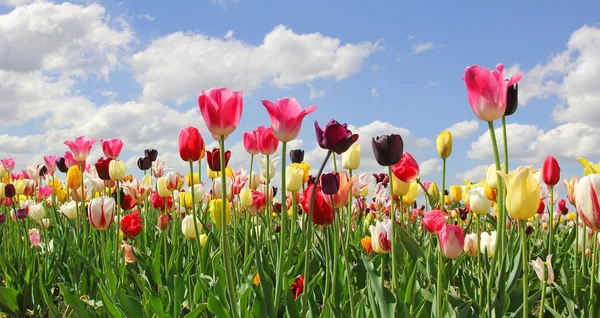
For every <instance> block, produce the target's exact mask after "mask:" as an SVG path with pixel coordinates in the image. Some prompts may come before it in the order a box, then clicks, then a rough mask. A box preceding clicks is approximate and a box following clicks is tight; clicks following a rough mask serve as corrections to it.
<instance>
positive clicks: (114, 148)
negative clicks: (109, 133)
mask: <svg viewBox="0 0 600 318" xmlns="http://www.w3.org/2000/svg"><path fill="white" fill-rule="evenodd" d="M101 143H102V151H103V152H104V156H106V158H112V159H117V158H118V157H119V154H120V153H121V149H123V141H122V140H121V139H116V138H115V139H109V140H104V139H102V140H101Z"/></svg>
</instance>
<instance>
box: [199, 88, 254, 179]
mask: <svg viewBox="0 0 600 318" xmlns="http://www.w3.org/2000/svg"><path fill="white" fill-rule="evenodd" d="M198 106H199V107H200V113H201V114H202V118H203V119H204V122H205V123H206V128H208V130H209V131H210V133H211V134H212V136H213V138H215V139H217V140H218V139H219V136H224V137H225V139H227V137H228V136H229V135H230V134H231V133H232V132H233V131H234V130H235V129H236V128H237V126H238V124H239V123H240V118H241V117H242V110H243V108H244V102H243V98H242V91H238V92H232V91H230V90H228V89H227V88H212V89H209V90H208V91H202V94H201V95H200V96H199V97H198ZM213 170H214V169H213ZM217 170H218V169H217Z"/></svg>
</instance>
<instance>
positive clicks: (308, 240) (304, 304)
mask: <svg viewBox="0 0 600 318" xmlns="http://www.w3.org/2000/svg"><path fill="white" fill-rule="evenodd" d="M329 156H331V150H330V151H328V152H327V156H325V160H323V163H322V164H321V168H319V172H318V173H317V177H316V179H315V184H314V185H313V188H312V191H311V192H312V194H311V197H310V209H309V211H308V216H307V219H306V232H304V242H305V244H304V247H305V250H304V282H305V284H306V286H310V277H309V275H310V271H309V267H310V252H311V243H312V226H313V224H312V223H313V222H312V216H313V209H314V207H315V195H316V194H317V183H318V182H319V178H320V177H321V174H322V173H323V169H325V165H326V164H327V160H329ZM307 313H308V292H307V291H306V290H305V291H304V292H303V293H302V318H305V317H306V314H307Z"/></svg>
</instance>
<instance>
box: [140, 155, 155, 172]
mask: <svg viewBox="0 0 600 318" xmlns="http://www.w3.org/2000/svg"><path fill="white" fill-rule="evenodd" d="M137 166H138V168H140V170H142V171H146V170H148V169H150V168H151V167H152V160H150V158H148V157H140V158H139V159H138V161H137Z"/></svg>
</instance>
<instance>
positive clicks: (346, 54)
mask: <svg viewBox="0 0 600 318" xmlns="http://www.w3.org/2000/svg"><path fill="white" fill-rule="evenodd" d="M379 47H380V44H379V42H361V43H358V44H342V43H341V41H340V39H336V38H331V37H327V36H324V35H322V34H320V33H310V34H297V33H294V32H293V31H292V30H291V29H289V28H287V27H285V26H283V25H278V26H276V27H275V28H274V29H273V30H272V31H271V32H269V33H268V34H267V35H266V36H265V37H264V39H263V43H261V44H260V45H257V46H255V45H250V44H247V43H245V42H242V41H240V40H237V39H235V38H230V39H222V38H216V37H209V36H207V35H204V34H194V33H183V32H176V33H172V34H169V35H166V36H164V37H160V38H158V39H155V40H153V41H152V43H151V44H150V45H149V46H148V47H147V48H146V49H145V50H143V51H141V52H138V53H136V54H134V55H133V56H132V58H131V65H132V66H133V68H134V70H135V72H136V79H137V81H138V82H139V83H140V84H141V85H142V86H143V97H144V98H146V99H158V100H165V99H167V100H175V101H177V102H179V103H183V102H185V101H186V100H189V99H190V98H192V97H194V95H195V94H199V93H200V90H201V89H206V88H210V87H215V86H224V87H228V88H230V89H236V90H238V89H243V90H244V93H246V94H251V93H252V92H253V91H254V90H256V89H257V88H259V87H261V86H263V85H265V84H272V85H274V86H276V87H278V88H285V87H288V86H291V85H294V84H298V83H303V82H310V81H312V80H315V79H318V78H320V79H334V80H342V79H345V78H347V77H348V76H350V75H352V74H354V73H357V72H359V71H360V70H361V66H362V64H363V62H364V60H365V59H366V58H367V57H368V56H369V55H371V54H372V53H374V52H375V51H377V49H378V48H379ZM173 61H177V62H176V63H174V62H173ZM190 94H191V95H190Z"/></svg>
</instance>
